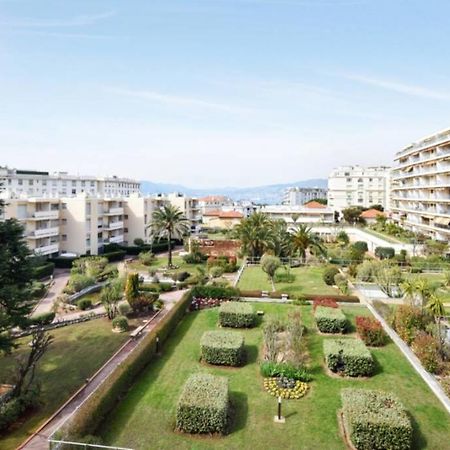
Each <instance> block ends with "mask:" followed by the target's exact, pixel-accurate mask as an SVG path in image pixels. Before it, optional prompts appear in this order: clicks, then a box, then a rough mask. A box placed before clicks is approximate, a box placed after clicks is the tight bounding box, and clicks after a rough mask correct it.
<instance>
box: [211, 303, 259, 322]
mask: <svg viewBox="0 0 450 450" xmlns="http://www.w3.org/2000/svg"><path fill="white" fill-rule="evenodd" d="M219 323H220V325H221V326H222V327H232V328H251V327H253V326H255V323H256V314H255V313H254V311H253V307H252V305H249V304H248V303H240V302H227V303H223V304H222V305H220V308H219Z"/></svg>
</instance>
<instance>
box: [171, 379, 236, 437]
mask: <svg viewBox="0 0 450 450" xmlns="http://www.w3.org/2000/svg"><path fill="white" fill-rule="evenodd" d="M228 411H229V397H228V379H227V378H225V377H218V376H214V375H210V374H207V373H204V374H202V373H197V374H194V375H191V376H190V377H189V378H188V380H187V381H186V384H185V385H184V388H183V391H182V393H181V396H180V399H179V401H178V406H177V414H176V424H177V425H176V426H177V429H178V430H180V431H184V432H186V433H221V434H224V433H225V432H226V429H227V419H228Z"/></svg>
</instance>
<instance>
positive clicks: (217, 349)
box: [200, 331, 244, 366]
mask: <svg viewBox="0 0 450 450" xmlns="http://www.w3.org/2000/svg"><path fill="white" fill-rule="evenodd" d="M200 348H201V354H202V359H203V361H205V362H207V363H208V364H216V365H223V366H240V365H241V364H242V363H243V361H244V336H243V335H242V333H236V332H234V331H206V332H205V333H203V336H202V338H201V340H200Z"/></svg>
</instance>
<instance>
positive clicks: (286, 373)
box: [260, 361, 312, 382]
mask: <svg viewBox="0 0 450 450" xmlns="http://www.w3.org/2000/svg"><path fill="white" fill-rule="evenodd" d="M260 371H261V375H262V376H263V377H264V378H273V377H286V378H289V379H292V380H299V381H303V382H308V381H311V380H312V376H311V375H310V374H309V372H308V370H307V369H306V368H305V367H295V366H294V365H293V364H289V363H277V362H273V361H264V362H263V363H262V364H261V366H260Z"/></svg>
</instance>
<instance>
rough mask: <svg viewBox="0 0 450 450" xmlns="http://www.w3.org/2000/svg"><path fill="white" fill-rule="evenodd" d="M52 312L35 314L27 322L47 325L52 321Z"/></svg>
mask: <svg viewBox="0 0 450 450" xmlns="http://www.w3.org/2000/svg"><path fill="white" fill-rule="evenodd" d="M55 315H56V314H55V313H54V312H47V313H42V314H39V315H37V316H32V317H30V320H29V324H30V325H41V326H42V325H48V324H50V323H52V322H53V320H54V319H55Z"/></svg>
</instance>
